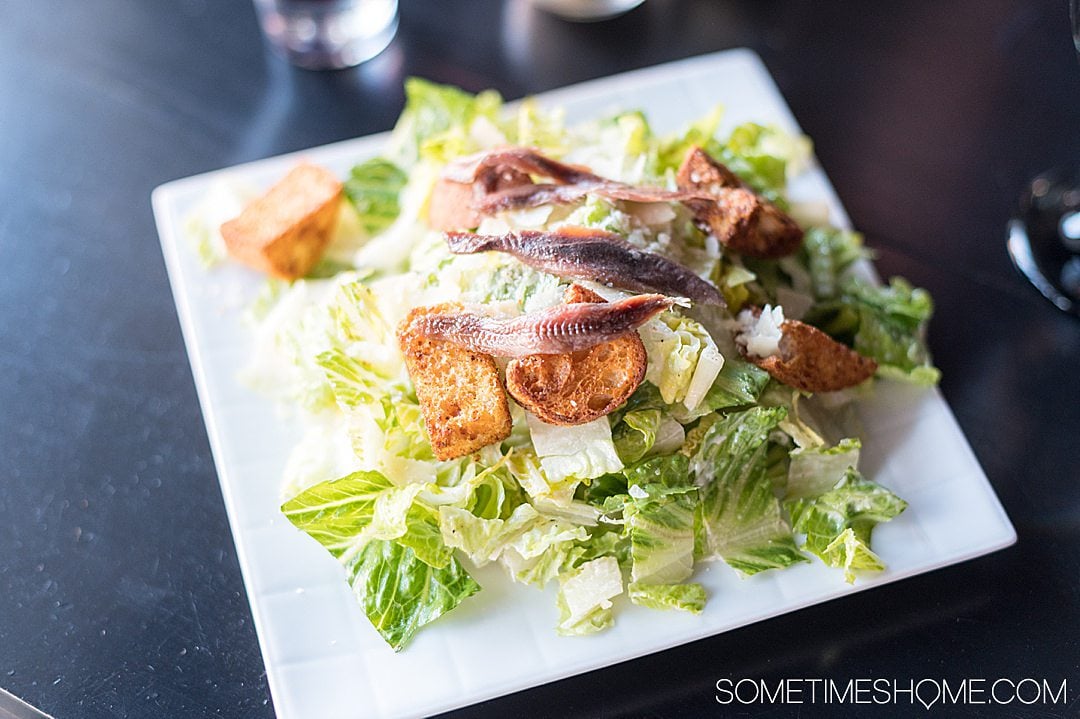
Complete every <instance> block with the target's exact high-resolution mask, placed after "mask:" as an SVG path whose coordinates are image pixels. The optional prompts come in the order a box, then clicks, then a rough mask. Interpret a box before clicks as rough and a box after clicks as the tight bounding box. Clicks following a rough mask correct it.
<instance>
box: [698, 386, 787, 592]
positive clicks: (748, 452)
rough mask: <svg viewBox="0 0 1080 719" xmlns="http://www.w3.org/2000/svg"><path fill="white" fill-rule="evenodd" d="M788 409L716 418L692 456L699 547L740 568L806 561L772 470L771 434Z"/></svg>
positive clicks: (745, 571)
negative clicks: (697, 493) (782, 506)
mask: <svg viewBox="0 0 1080 719" xmlns="http://www.w3.org/2000/svg"><path fill="white" fill-rule="evenodd" d="M785 415H786V412H785V410H784V409H782V408H779V407H774V408H765V407H754V408H751V409H748V410H745V411H743V412H732V413H731V414H728V415H724V416H721V417H719V418H718V419H716V420H715V421H714V422H713V423H712V424H711V426H709V428H708V431H707V432H706V433H705V436H704V437H703V438H702V440H701V445H700V447H699V448H698V450H697V452H696V453H695V454H694V456H693V458H692V459H691V462H690V468H691V471H692V472H693V474H694V477H695V481H696V482H697V484H698V485H699V486H700V487H701V501H700V503H699V504H698V508H697V520H698V521H697V542H696V552H697V554H698V555H699V556H701V557H702V558H704V559H716V558H721V559H723V560H724V561H725V562H727V564H728V565H729V566H731V567H732V568H734V569H736V570H737V571H739V572H740V573H742V574H745V575H750V574H756V573H757V572H760V571H763V570H766V569H774V568H779V567H787V566H790V565H792V564H795V563H796V562H805V561H807V559H806V557H804V556H803V555H802V554H800V553H799V550H798V548H797V547H796V546H795V540H794V537H793V536H792V532H791V528H790V527H789V526H788V525H787V523H786V522H785V521H784V518H783V516H782V514H781V511H780V503H779V501H778V500H777V498H776V496H775V494H774V493H773V486H772V482H771V480H770V478H769V474H768V468H769V467H768V439H769V434H770V433H771V432H773V431H774V430H775V429H776V427H777V425H778V424H779V422H780V420H781V419H783V418H784V416H785Z"/></svg>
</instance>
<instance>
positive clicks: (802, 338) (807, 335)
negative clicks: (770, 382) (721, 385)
mask: <svg viewBox="0 0 1080 719" xmlns="http://www.w3.org/2000/svg"><path fill="white" fill-rule="evenodd" d="M779 346H780V356H779V357H777V356H776V355H772V356H770V357H752V356H751V357H747V359H749V360H750V361H751V362H753V363H754V364H756V365H757V366H758V367H760V368H761V369H763V370H765V371H766V372H768V373H769V374H770V375H771V376H772V377H774V378H776V379H778V380H780V381H781V382H783V383H784V384H786V385H788V386H790V387H794V388H795V389H801V390H803V391H804V392H835V391H836V390H840V389H845V388H846V387H854V386H855V385H857V384H860V383H862V382H864V381H866V380H867V379H869V378H870V377H871V376H872V375H873V374H874V372H876V371H877V362H875V361H874V360H872V359H870V358H869V357H863V356H862V355H861V354H859V353H858V352H856V351H855V350H853V349H851V348H850V347H848V346H846V345H843V344H841V343H839V342H837V341H836V340H834V339H833V338H832V337H830V336H829V335H827V334H825V333H824V332H822V331H821V330H819V329H818V328H817V327H814V326H812V325H808V324H806V323H804V322H799V321H798V320H784V322H783V323H782V324H781V325H780V343H779Z"/></svg>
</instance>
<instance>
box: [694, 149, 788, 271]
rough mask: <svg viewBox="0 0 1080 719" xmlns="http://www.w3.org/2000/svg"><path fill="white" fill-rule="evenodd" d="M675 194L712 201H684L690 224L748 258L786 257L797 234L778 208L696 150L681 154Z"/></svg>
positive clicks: (701, 151)
mask: <svg viewBox="0 0 1080 719" xmlns="http://www.w3.org/2000/svg"><path fill="white" fill-rule="evenodd" d="M675 177H676V182H677V184H678V186H679V189H680V190H702V191H704V192H707V193H709V194H710V195H712V196H713V197H714V198H715V199H714V200H711V201H710V200H687V201H686V206H687V207H689V208H690V210H691V211H692V212H693V213H694V220H695V222H696V223H697V225H698V226H699V227H700V228H701V229H702V230H703V231H705V232H711V233H712V234H713V235H715V236H716V239H717V240H719V241H720V243H721V244H722V245H724V246H725V247H727V248H729V249H731V250H733V251H735V252H738V253H740V254H743V255H748V256H750V257H764V258H776V257H784V256H786V255H790V254H791V253H793V252H795V251H796V250H798V249H799V245H801V244H802V239H803V232H802V230H801V229H800V228H799V226H798V224H796V222H795V221H794V220H792V219H791V218H790V217H788V216H787V215H786V214H785V213H784V212H783V211H782V210H781V209H780V208H779V207H777V206H776V205H774V204H772V203H771V202H769V201H768V200H765V199H763V198H761V197H760V196H759V195H757V194H755V193H754V192H753V191H751V190H750V188H748V187H746V186H745V185H744V184H743V183H742V182H741V181H740V180H739V178H738V177H737V176H736V175H735V174H734V173H733V172H731V170H729V169H727V168H726V167H724V166H723V165H722V164H720V163H719V162H717V161H716V160H714V159H712V158H711V157H709V155H708V153H706V152H705V151H704V150H702V149H701V148H700V147H693V148H691V149H690V152H688V153H687V155H686V159H684V160H683V163H682V165H681V166H680V167H679V171H678V172H677V173H676V175H675Z"/></svg>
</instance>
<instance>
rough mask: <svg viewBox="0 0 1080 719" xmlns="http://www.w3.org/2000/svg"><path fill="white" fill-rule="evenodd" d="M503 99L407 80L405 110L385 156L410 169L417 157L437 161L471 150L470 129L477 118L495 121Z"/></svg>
mask: <svg viewBox="0 0 1080 719" xmlns="http://www.w3.org/2000/svg"><path fill="white" fill-rule="evenodd" d="M501 108H502V98H501V97H500V96H499V94H498V93H497V92H494V91H493V90H488V91H485V92H481V93H480V94H478V95H472V94H470V93H468V92H465V91H464V90H460V89H458V88H456V87H452V86H450V85H438V84H436V83H433V82H429V81H428V80H423V79H421V78H417V77H410V78H408V79H406V80H405V110H404V111H403V112H402V114H401V117H400V118H398V121H397V124H396V125H395V126H394V131H393V133H392V135H391V139H390V147H389V148H388V152H387V155H388V157H389V158H390V159H391V160H392V161H393V162H395V163H396V164H397V165H399V166H402V167H406V168H408V167H411V166H412V165H414V164H415V163H416V162H417V161H418V160H419V159H420V158H422V157H423V158H430V159H432V160H435V161H438V162H445V161H447V160H449V159H452V158H454V157H457V156H458V155H463V154H466V153H468V152H471V151H474V150H476V149H478V148H477V146H476V143H475V142H474V141H473V140H472V139H471V138H470V136H469V130H470V127H471V125H472V123H473V121H474V120H476V118H478V117H483V118H486V119H487V120H488V121H489V122H491V123H492V124H495V123H497V122H498V119H499V117H498V115H499V111H500V109H501Z"/></svg>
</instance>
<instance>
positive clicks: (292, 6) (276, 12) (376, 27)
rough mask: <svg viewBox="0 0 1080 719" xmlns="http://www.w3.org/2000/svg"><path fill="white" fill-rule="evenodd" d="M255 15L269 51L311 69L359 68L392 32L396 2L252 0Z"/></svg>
mask: <svg viewBox="0 0 1080 719" xmlns="http://www.w3.org/2000/svg"><path fill="white" fill-rule="evenodd" d="M255 10H256V11H257V14H258V16H259V25H260V26H261V27H262V30H263V33H264V34H265V35H266V38H267V40H268V41H269V42H270V45H271V47H272V48H273V49H274V51H275V52H277V53H278V54H279V55H282V56H284V57H285V58H286V59H287V60H289V62H291V63H293V64H294V65H299V66H300V67H305V68H308V69H311V70H333V69H339V68H344V67H352V66H353V65H359V64H360V63H362V62H364V61H365V60H368V59H370V58H372V57H374V56H376V55H378V54H379V53H380V52H382V51H383V49H384V48H386V46H387V45H389V44H390V41H391V40H392V39H393V37H394V33H395V32H397V10H398V3H397V0H255Z"/></svg>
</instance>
